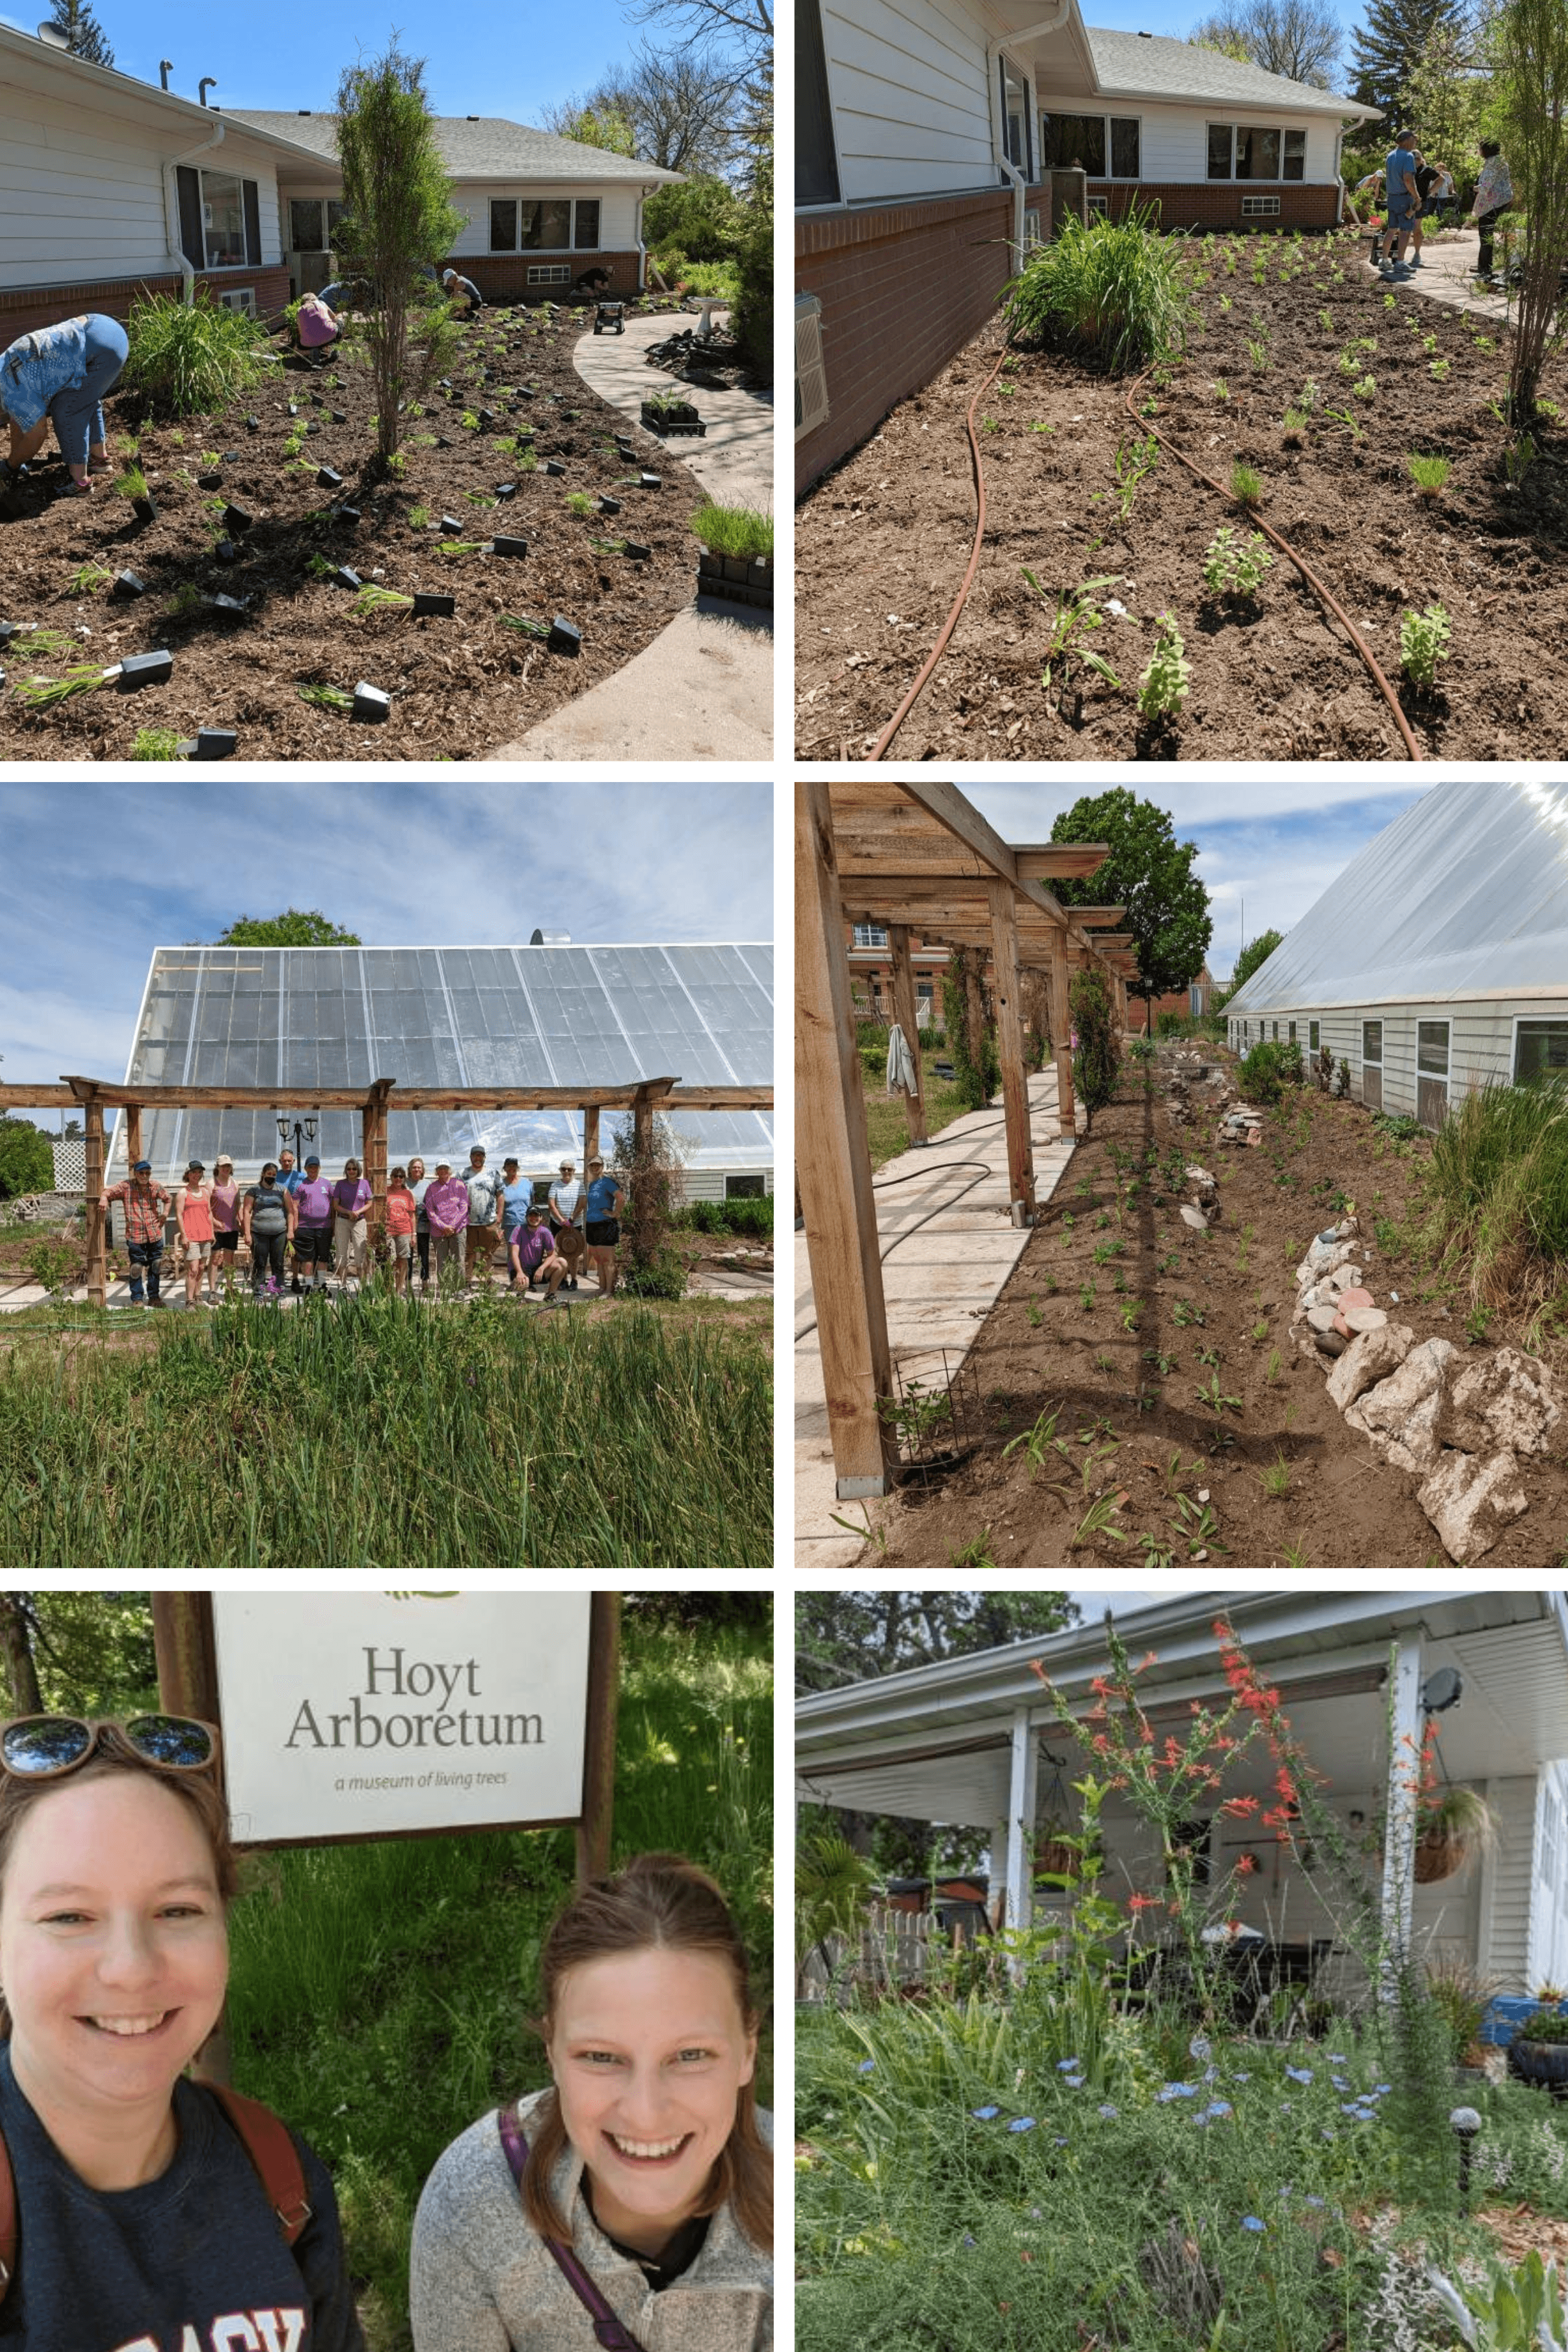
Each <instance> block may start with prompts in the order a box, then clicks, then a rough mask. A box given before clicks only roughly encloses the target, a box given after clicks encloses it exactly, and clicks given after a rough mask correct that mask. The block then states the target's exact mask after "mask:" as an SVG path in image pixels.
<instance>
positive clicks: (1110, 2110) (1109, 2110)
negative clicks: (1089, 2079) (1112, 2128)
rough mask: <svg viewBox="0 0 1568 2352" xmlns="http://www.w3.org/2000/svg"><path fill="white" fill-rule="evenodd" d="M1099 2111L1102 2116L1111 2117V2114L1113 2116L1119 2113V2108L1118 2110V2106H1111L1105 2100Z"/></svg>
mask: <svg viewBox="0 0 1568 2352" xmlns="http://www.w3.org/2000/svg"><path fill="white" fill-rule="evenodd" d="M1100 2112H1101V2114H1102V2115H1103V2116H1106V2117H1107V2118H1110V2117H1111V2116H1115V2115H1118V2114H1120V2112H1121V2110H1120V2109H1119V2108H1117V2107H1113V2106H1112V2105H1111V2104H1110V2102H1109V2101H1108V2100H1107V2101H1106V2103H1105V2105H1103V2107H1102V2108H1101V2110H1100Z"/></svg>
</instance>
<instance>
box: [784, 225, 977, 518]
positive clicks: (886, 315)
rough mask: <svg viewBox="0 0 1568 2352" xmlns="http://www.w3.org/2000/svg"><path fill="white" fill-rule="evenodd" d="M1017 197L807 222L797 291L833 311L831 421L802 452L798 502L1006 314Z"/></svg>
mask: <svg viewBox="0 0 1568 2352" xmlns="http://www.w3.org/2000/svg"><path fill="white" fill-rule="evenodd" d="M1011 235H1012V198H1011V196H1010V194H1009V193H1008V191H1007V190H1006V189H1005V188H998V189H997V191H996V192H995V194H992V193H991V192H990V191H986V192H984V193H982V194H979V195H969V196H944V197H940V198H936V199H933V200H930V201H925V202H921V203H919V204H908V205H874V206H869V207H867V209H865V210H864V211H861V212H833V213H806V214H802V215H800V217H799V218H798V219H797V221H796V223H795V285H796V290H797V291H798V292H799V293H802V294H815V295H816V296H817V298H818V299H819V300H820V301H821V305H822V356H823V358H824V360H825V362H826V363H827V373H828V400H829V404H830V413H829V415H828V420H827V422H826V424H825V425H818V426H817V427H816V429H815V430H814V431H813V432H810V433H808V434H806V435H805V436H803V437H802V438H801V439H800V441H798V442H797V443H796V444H795V488H796V491H797V494H799V493H800V491H801V490H804V489H806V488H809V487H810V484H811V483H812V482H814V481H815V480H816V478H817V477H818V475H819V474H821V472H823V471H824V469H825V468H826V467H829V466H831V465H832V464H833V463H834V462H835V460H836V459H838V458H840V457H844V456H845V455H847V453H848V452H849V451H850V450H851V449H853V448H855V447H856V446H858V445H859V444H860V443H861V442H862V441H863V440H864V439H865V437H866V436H867V435H868V434H870V433H873V432H874V431H875V429H876V427H877V425H880V423H881V422H882V420H883V417H884V416H885V415H887V412H888V410H889V409H890V408H892V407H893V406H894V403H895V402H897V401H900V400H903V399H904V397H905V396H906V395H907V394H909V393H912V392H918V391H919V389H920V387H921V386H922V385H923V384H926V383H930V381H931V379H932V377H933V376H934V375H935V374H936V372H937V370H938V369H939V368H941V367H942V366H944V365H945V363H946V362H947V361H948V360H949V359H951V358H952V356H953V353H954V352H956V351H957V350H958V349H959V347H960V346H961V345H962V344H964V343H966V342H967V341H968V339H969V337H970V336H971V335H973V334H975V333H977V331H978V330H979V329H980V328H981V327H982V326H984V324H985V322H986V320H988V318H989V317H990V315H991V312H992V311H993V310H995V309H996V306H997V297H998V295H999V293H1000V292H1001V289H1002V288H1003V287H1004V286H1005V285H1006V283H1007V280H1008V263H1009V250H1008V242H1007V241H1008V239H1009V237H1010V236H1011Z"/></svg>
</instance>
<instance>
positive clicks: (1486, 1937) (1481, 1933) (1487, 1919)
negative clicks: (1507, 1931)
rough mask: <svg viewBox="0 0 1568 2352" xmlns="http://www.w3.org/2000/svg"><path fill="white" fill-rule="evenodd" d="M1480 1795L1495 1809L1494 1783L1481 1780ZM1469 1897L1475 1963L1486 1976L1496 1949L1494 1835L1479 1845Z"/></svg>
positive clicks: (1495, 1844) (1495, 1790) (1495, 1789)
mask: <svg viewBox="0 0 1568 2352" xmlns="http://www.w3.org/2000/svg"><path fill="white" fill-rule="evenodd" d="M1481 1794H1482V1796H1483V1797H1484V1798H1485V1799H1486V1801H1487V1802H1488V1804H1489V1805H1490V1806H1491V1807H1492V1809H1493V1811H1496V1808H1497V1802H1498V1784H1497V1782H1496V1781H1495V1780H1483V1781H1482V1782H1481ZM1470 1900H1471V1902H1472V1903H1473V1904H1474V1906H1475V1919H1476V1966H1477V1968H1478V1969H1479V1970H1480V1972H1481V1974H1482V1976H1490V1975H1492V1974H1493V1973H1494V1971H1493V1969H1492V1953H1493V1951H1494V1949H1495V1948H1496V1901H1497V1840H1496V1839H1495V1838H1489V1839H1487V1841H1486V1843H1484V1844H1483V1845H1482V1847H1481V1852H1480V1860H1479V1864H1477V1867H1476V1885H1475V1887H1474V1889H1473V1890H1472V1893H1471V1895H1470Z"/></svg>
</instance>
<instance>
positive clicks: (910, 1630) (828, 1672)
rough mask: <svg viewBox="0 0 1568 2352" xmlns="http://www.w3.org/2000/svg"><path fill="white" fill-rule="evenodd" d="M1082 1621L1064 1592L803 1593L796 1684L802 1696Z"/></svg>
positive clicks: (798, 1614) (799, 1600) (797, 1634)
mask: <svg viewBox="0 0 1568 2352" xmlns="http://www.w3.org/2000/svg"><path fill="white" fill-rule="evenodd" d="M1077 1622H1078V1606H1077V1603H1076V1602H1075V1601H1071V1600H1069V1598H1068V1596H1067V1594H1066V1593H1065V1592H852V1591H841V1590H833V1591H826V1592H802V1593H800V1594H799V1595H798V1596H797V1598H796V1602H795V1687H796V1690H797V1693H798V1694H800V1695H804V1694H806V1693H808V1692H810V1691H826V1690H838V1689H840V1688H841V1686H842V1685H844V1684H845V1683H852V1682H869V1681H871V1680H873V1678H874V1677H875V1676H877V1675H897V1674H903V1673H904V1672H906V1671H907V1670H908V1669H909V1668H910V1667H912V1666H930V1665H936V1664H940V1662H941V1661H942V1660H943V1659H944V1658H958V1657H967V1656H968V1655H969V1654H970V1653H971V1652H972V1651H975V1650H990V1649H997V1648H999V1647H1000V1646H1001V1645H1002V1644H1003V1643H1007V1642H1022V1641H1027V1640H1030V1639H1033V1638H1034V1637H1035V1636H1037V1635H1040V1634H1043V1633H1061V1630H1062V1628H1063V1627H1064V1626H1068V1625H1075V1624H1076V1623H1077Z"/></svg>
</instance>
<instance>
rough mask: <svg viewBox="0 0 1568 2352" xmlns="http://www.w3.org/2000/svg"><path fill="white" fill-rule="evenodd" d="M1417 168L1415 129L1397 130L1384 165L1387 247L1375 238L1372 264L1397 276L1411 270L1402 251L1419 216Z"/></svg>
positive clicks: (1401, 276) (1385, 235) (1402, 275)
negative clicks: (1386, 200)
mask: <svg viewBox="0 0 1568 2352" xmlns="http://www.w3.org/2000/svg"><path fill="white" fill-rule="evenodd" d="M1419 169H1420V159H1419V157H1418V156H1417V155H1416V133H1415V132H1414V131H1410V130H1405V131H1396V133H1395V139H1394V147H1393V151H1392V152H1391V153H1390V155H1389V157H1388V161H1387V163H1385V166H1384V170H1385V173H1386V175H1387V184H1388V220H1387V225H1386V226H1385V228H1384V230H1383V236H1384V238H1385V241H1386V250H1385V251H1381V252H1380V249H1379V247H1378V244H1377V240H1376V239H1374V241H1373V255H1372V258H1373V261H1374V263H1375V265H1377V266H1378V267H1380V268H1387V269H1388V270H1389V271H1390V272H1391V274H1392V275H1393V276H1394V277H1396V278H1407V277H1408V276H1409V274H1410V273H1409V270H1408V269H1407V268H1406V261H1405V254H1406V247H1408V245H1409V243H1410V239H1411V236H1412V235H1413V233H1414V232H1415V228H1416V221H1417V220H1418V218H1419V217H1420V212H1421V194H1420V190H1419V188H1418V186H1417V184H1416V173H1417V171H1418V170H1419Z"/></svg>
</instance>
